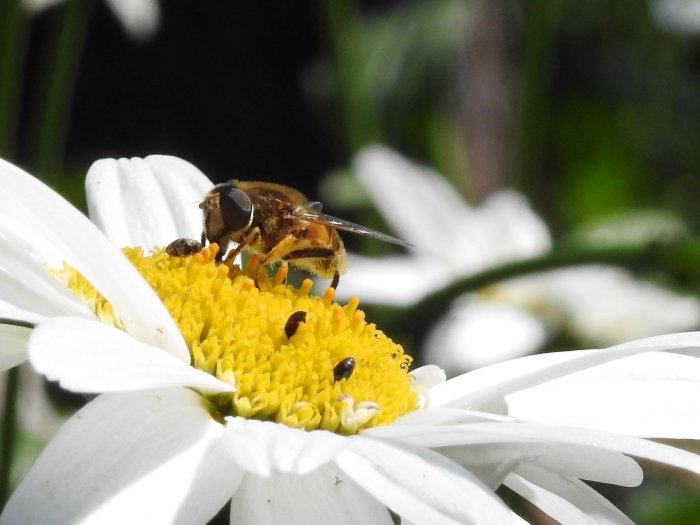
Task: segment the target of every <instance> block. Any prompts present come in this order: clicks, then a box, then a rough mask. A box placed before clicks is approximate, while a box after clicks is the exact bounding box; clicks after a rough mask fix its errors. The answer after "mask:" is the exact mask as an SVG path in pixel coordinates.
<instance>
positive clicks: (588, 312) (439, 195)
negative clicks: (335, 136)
mask: <svg viewBox="0 0 700 525" xmlns="http://www.w3.org/2000/svg"><path fill="white" fill-rule="evenodd" d="M354 173H355V175H356V177H357V178H358V180H359V181H360V182H361V183H362V184H363V186H364V188H365V189H366V191H367V193H368V194H369V195H370V196H371V198H372V200H373V202H374V204H375V206H376V207H377V208H378V209H379V210H380V212H381V213H382V215H383V217H384V218H385V220H386V222H387V223H388V224H391V225H392V227H393V229H394V230H395V231H396V232H397V234H399V235H400V236H401V237H403V238H404V239H407V240H409V241H411V242H413V243H415V245H416V247H415V249H410V250H408V251H409V253H407V254H406V255H393V256H387V257H381V258H370V257H366V256H360V255H354V254H351V255H350V257H349V264H348V267H349V270H348V273H347V275H345V276H344V277H343V280H342V286H341V287H340V288H339V289H338V296H339V297H345V298H349V297H352V296H353V295H357V296H358V297H361V298H362V300H363V301H365V302H369V303H373V302H376V303H380V304H389V305H404V306H405V305H408V304H412V303H415V302H416V301H417V300H418V299H420V298H422V297H424V296H425V295H427V294H429V293H431V292H433V291H435V290H436V289H437V288H441V287H444V286H446V285H448V284H449V283H450V282H451V281H454V280H455V279H457V278H459V277H464V276H467V275H471V274H476V273H478V272H483V271H485V270H488V269H490V268H493V267H496V266H499V265H503V264H506V263H508V262H512V261H516V260H519V259H526V258H528V257H530V258H532V257H537V256H539V255H543V254H545V253H546V252H548V251H549V250H550V249H551V245H552V241H551V239H550V235H549V232H548V231H547V228H546V226H545V225H544V223H543V222H542V220H541V219H540V218H539V217H537V216H536V215H535V214H534V212H533V211H532V210H531V209H530V207H529V206H528V204H527V202H526V201H525V199H524V198H523V197H522V196H521V195H519V194H517V193H514V192H510V191H503V190H502V191H499V192H497V193H494V194H492V195H491V196H490V197H488V198H487V199H486V200H485V201H484V202H483V203H482V204H481V206H479V207H478V208H472V207H470V206H469V205H468V204H467V203H465V202H464V201H462V200H461V198H460V196H459V195H458V194H457V192H456V191H455V190H454V189H452V188H451V187H450V186H449V185H448V184H447V183H446V182H445V181H444V179H443V178H442V177H440V176H439V175H438V174H436V173H435V172H433V171H431V170H429V169H427V168H423V167H420V166H416V165H415V164H412V163H410V162H409V161H408V160H406V159H403V158H401V157H400V156H399V155H397V154H396V153H394V152H392V151H390V150H388V149H386V148H381V147H371V148H366V149H364V150H362V151H361V152H360V153H359V154H358V156H357V158H356V162H355V163H354ZM636 232H637V230H635V233H636ZM618 240H619V241H620V242H621V241H623V240H624V239H618ZM627 240H629V239H627ZM634 240H635V242H636V241H637V239H634ZM698 327H700V301H698V300H697V299H695V298H694V297H692V296H689V295H686V296H680V295H677V294H674V293H672V292H670V291H667V290H664V289H663V288H661V287H659V286H656V285H654V284H651V283H645V282H641V281H637V280H635V279H634V278H633V277H632V276H631V275H630V274H629V273H628V272H626V271H624V270H622V269H620V268H614V267H611V266H603V265H595V266H591V265H581V266H577V267H573V268H569V269H560V270H551V271H548V272H542V273H539V274H536V275H531V276H526V277H520V278H516V279H508V280H505V281H503V282H501V283H495V284H491V285H489V286H487V287H485V288H482V289H480V290H479V291H477V292H475V293H468V294H464V295H461V296H460V297H458V298H457V299H456V300H455V301H454V303H453V304H452V306H451V308H450V310H449V311H448V312H447V314H446V316H445V317H443V318H442V319H441V320H440V321H439V322H438V323H437V324H436V326H435V328H434V329H433V330H432V331H431V333H430V334H428V336H427V346H426V349H425V356H424V357H425V361H426V362H429V363H435V364H437V365H439V366H441V367H443V368H444V369H445V370H446V371H447V372H448V374H449V375H455V374H458V373H463V372H466V371H469V370H471V369H474V368H478V367H481V366H485V365H489V364H492V363H495V362H498V361H503V360H505V359H511V358H513V357H519V356H521V355H525V354H529V353H532V352H535V351H536V350H538V349H541V348H542V347H543V346H544V344H545V342H546V341H547V340H548V339H550V338H551V337H553V336H556V335H558V334H562V333H564V334H566V335H568V336H570V337H572V338H573V339H574V340H576V341H579V342H580V343H583V344H586V345H599V346H607V345H612V344H617V343H621V342H624V341H629V340H632V339H637V338H640V337H645V336H649V335H656V334H663V333H670V332H677V331H683V330H691V329H696V328H698Z"/></svg>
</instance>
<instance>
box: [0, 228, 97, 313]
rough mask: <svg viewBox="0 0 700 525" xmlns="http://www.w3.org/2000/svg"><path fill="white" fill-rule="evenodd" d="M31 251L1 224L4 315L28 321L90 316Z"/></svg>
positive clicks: (0, 283)
mask: <svg viewBox="0 0 700 525" xmlns="http://www.w3.org/2000/svg"><path fill="white" fill-rule="evenodd" d="M33 250H34V246H33V245H32V244H31V243H30V242H29V241H28V239H26V238H22V237H20V236H18V235H16V234H15V233H13V232H11V231H8V230H6V229H5V228H3V226H2V225H0V293H1V294H2V299H1V300H0V308H1V309H2V310H3V316H4V317H9V318H13V319H21V320H25V321H29V322H36V321H37V320H39V319H43V318H45V317H52V316H55V315H79V316H85V317H93V314H92V312H90V310H89V309H88V307H87V305H86V304H84V303H82V302H81V301H80V300H79V299H78V298H77V297H76V296H75V295H73V294H72V293H71V291H70V290H69V289H68V288H66V287H65V286H64V285H63V284H61V283H60V282H58V280H57V279H56V278H55V277H54V276H52V275H51V274H50V273H49V272H48V271H47V268H46V262H45V261H42V260H39V259H37V257H36V256H35V254H33V253H32V252H33ZM8 310H14V312H9V311H8ZM6 311H8V312H6Z"/></svg>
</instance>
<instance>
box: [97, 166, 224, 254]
mask: <svg viewBox="0 0 700 525" xmlns="http://www.w3.org/2000/svg"><path fill="white" fill-rule="evenodd" d="M211 186H212V183H211V181H210V180H209V179H208V178H207V177H206V176H205V175H204V174H203V173H202V172H201V171H199V170H198V169H197V168H196V167H194V166H193V165H192V164H190V163H189V162H187V161H184V160H182V159H179V158H177V157H169V156H166V155H151V156H149V157H146V158H144V159H141V158H138V157H134V158H131V159H119V160H115V159H102V160H98V161H97V162H95V163H94V164H93V165H92V166H91V167H90V170H89V171H88V174H87V178H86V180H85V189H86V192H87V201H88V210H89V212H90V219H91V220H92V222H94V223H95V224H96V225H97V226H98V227H99V228H100V229H101V230H102V231H103V232H104V233H105V234H106V235H107V237H109V238H110V239H111V240H112V242H113V243H114V244H115V245H117V246H118V247H120V248H121V247H124V246H141V247H143V248H145V249H150V248H153V247H154V246H167V245H168V244H170V243H171V242H172V241H174V240H175V239H178V238H180V237H186V238H190V239H199V237H200V236H201V233H202V211H201V210H200V209H199V203H200V202H201V200H202V197H204V194H205V193H206V192H207V191H209V189H210V188H211Z"/></svg>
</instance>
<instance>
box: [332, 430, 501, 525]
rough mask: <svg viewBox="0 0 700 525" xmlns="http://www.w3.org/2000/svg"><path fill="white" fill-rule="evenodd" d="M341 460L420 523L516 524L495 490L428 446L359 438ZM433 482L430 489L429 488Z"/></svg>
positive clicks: (355, 476)
mask: <svg viewBox="0 0 700 525" xmlns="http://www.w3.org/2000/svg"><path fill="white" fill-rule="evenodd" d="M351 442H352V447H350V448H348V449H346V450H344V451H343V452H342V453H341V454H340V455H339V456H338V458H337V459H336V463H337V464H338V465H339V466H340V468H341V469H343V471H345V473H346V474H347V475H349V476H350V477H351V478H353V479H354V480H355V481H356V482H357V483H358V484H361V485H362V487H364V488H365V490H367V491H368V492H370V493H371V494H373V495H374V496H375V497H376V498H378V499H379V500H380V501H381V502H382V503H384V504H385V505H386V506H387V507H389V508H390V509H392V510H393V511H394V512H396V513H398V514H399V515H401V516H402V517H405V518H406V519H407V520H411V521H415V522H417V523H443V522H448V520H450V519H451V520H454V521H456V522H458V523H484V524H499V523H511V518H510V514H509V512H508V511H507V509H506V508H505V507H504V505H503V504H502V503H501V502H500V500H498V499H497V498H496V496H495V495H494V493H493V492H492V491H491V490H490V489H488V488H487V487H486V485H484V484H482V483H481V481H479V480H478V478H476V477H475V476H473V475H472V474H470V473H469V472H467V471H466V470H464V469H462V468H460V467H459V466H457V464H455V463H454V462H452V461H450V460H448V459H446V458H445V457H443V456H441V455H439V454H437V453H435V452H432V451H430V450H426V449H418V448H413V447H411V448H405V447H403V446H402V445H393V444H390V443H389V442H385V441H380V440H374V439H366V438H354V439H352V440H351ZM426 487H430V490H426Z"/></svg>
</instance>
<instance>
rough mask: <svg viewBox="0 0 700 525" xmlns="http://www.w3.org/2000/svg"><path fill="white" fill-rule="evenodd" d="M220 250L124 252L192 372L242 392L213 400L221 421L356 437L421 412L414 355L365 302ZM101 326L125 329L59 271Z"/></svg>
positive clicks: (75, 279)
mask: <svg viewBox="0 0 700 525" xmlns="http://www.w3.org/2000/svg"><path fill="white" fill-rule="evenodd" d="M217 251H218V246H216V245H215V244H214V245H211V246H210V247H208V248H204V249H203V250H202V251H201V252H199V253H196V254H194V255H189V256H184V257H171V256H170V255H168V254H167V253H166V252H165V250H163V249H159V250H156V251H154V252H153V253H151V254H144V252H143V251H142V250H141V249H140V248H126V249H124V253H125V254H126V256H127V257H128V258H129V259H130V260H131V262H132V263H133V264H134V265H135V266H136V268H137V269H138V270H139V271H140V272H141V275H142V276H143V277H144V278H145V279H146V281H147V282H148V283H149V284H150V285H151V287H152V288H153V289H154V290H155V291H156V293H157V294H158V296H159V297H160V298H161V300H162V301H163V304H164V305H165V307H166V308H167V309H168V311H169V312H170V314H171V315H172V317H173V319H174V320H175V322H176V323H177V325H178V327H179V328H180V331H181V333H182V336H183V338H184V339H185V342H186V343H187V346H188V348H189V350H190V355H191V358H192V366H195V367H197V368H199V369H201V370H204V371H206V372H208V373H210V374H212V375H214V376H216V377H217V378H219V379H221V380H222V381H226V382H229V383H233V384H235V387H236V391H235V392H234V393H232V394H217V395H215V396H211V397H210V401H211V403H212V405H213V406H214V407H215V409H216V411H218V415H219V416H221V417H224V416H229V415H235V416H240V417H245V418H254V419H261V420H266V421H275V422H278V423H282V424H285V425H288V426H290V427H296V428H303V429H306V430H315V429H324V430H329V431H332V432H337V433H341V434H354V433H357V432H358V431H360V430H362V429H364V428H368V427H373V426H377V425H384V424H387V423H390V422H391V421H393V420H394V419H396V418H397V417H399V416H401V415H403V414H406V413H408V412H411V411H412V410H415V409H416V408H417V404H418V394H419V392H418V388H417V387H416V386H415V385H414V383H413V380H412V377H411V376H410V375H409V374H408V369H409V366H410V364H411V357H410V356H409V355H407V354H405V353H404V351H403V349H402V348H401V346H400V345H397V344H396V343H394V342H393V341H392V340H391V339H389V338H388V337H387V336H386V335H384V333H383V332H381V331H380V330H377V328H376V326H375V325H374V324H368V323H367V322H366V321H365V315H364V313H363V312H362V311H361V310H358V308H357V307H358V304H359V301H358V300H357V299H356V298H353V299H351V300H350V301H349V302H348V304H347V305H345V306H341V305H339V304H337V303H335V302H333V292H334V290H333V289H332V288H329V289H327V290H326V293H325V294H324V296H323V297H317V296H312V295H309V292H310V290H311V286H312V282H311V280H309V279H306V280H305V281H304V282H303V283H302V285H301V286H300V287H299V288H295V287H293V286H290V285H287V284H284V281H285V277H286V271H285V269H280V270H278V272H277V274H276V275H275V276H274V277H272V278H270V277H268V276H267V273H266V272H265V271H264V269H263V268H259V267H258V265H257V264H256V262H255V261H252V262H250V263H249V264H248V266H247V267H246V269H245V271H243V270H241V269H240V268H238V266H235V265H229V264H222V263H216V262H215V261H214V256H215V255H216V253H217ZM53 273H54V275H56V276H57V277H59V278H60V279H61V281H62V282H64V283H65V284H66V285H67V286H68V287H69V288H70V289H71V290H72V291H73V292H74V293H75V294H76V295H78V296H79V297H80V298H81V299H82V300H84V301H85V302H86V303H87V304H89V305H90V306H91V308H92V309H93V310H94V312H95V313H96V315H97V316H98V318H99V319H100V320H102V321H104V322H107V323H110V324H112V325H113V326H116V327H118V328H121V326H120V323H119V320H118V319H117V318H116V316H115V314H114V312H113V309H112V306H111V305H110V304H109V303H108V302H107V301H106V300H105V299H104V298H103V297H102V296H101V295H100V294H99V293H98V292H97V291H96V290H95V289H94V288H93V287H92V286H91V285H90V284H89V283H88V282H87V281H86V280H85V279H84V278H83V277H82V276H81V275H80V274H79V273H78V272H76V271H75V270H74V269H73V268H71V267H70V266H68V265H65V264H64V266H63V268H61V269H60V270H54V271H53Z"/></svg>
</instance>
